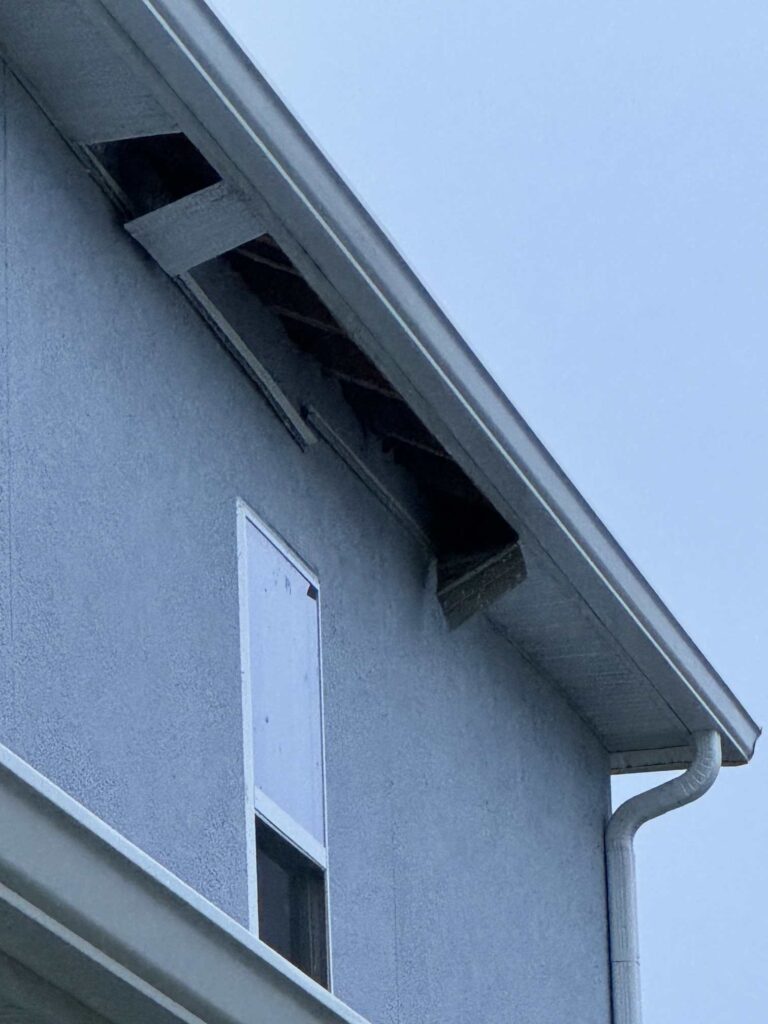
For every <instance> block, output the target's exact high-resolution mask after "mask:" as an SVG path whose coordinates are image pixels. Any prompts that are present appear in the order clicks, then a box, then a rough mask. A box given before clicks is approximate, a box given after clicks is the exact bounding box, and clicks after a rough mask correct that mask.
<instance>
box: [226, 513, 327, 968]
mask: <svg viewBox="0 0 768 1024" xmlns="http://www.w3.org/2000/svg"><path fill="white" fill-rule="evenodd" d="M238 517H239V558H240V607H241V612H240V615H241V622H240V629H241V640H242V660H243V677H244V687H243V709H244V715H243V717H244V724H245V731H246V735H245V751H246V757H245V760H246V791H247V794H248V796H247V800H248V806H247V809H246V810H247V815H248V821H249V828H248V834H249V837H250V839H249V842H250V850H249V873H250V882H251V904H252V914H253V921H252V924H253V927H254V930H255V931H257V932H258V935H259V937H260V938H261V939H262V941H263V942H265V943H267V944H268V945H269V946H271V947H272V948H273V949H275V950H276V951H277V952H278V953H280V954H281V955H282V956H284V957H285V958H286V959H287V960H290V961H291V963H293V964H295V965H296V966H297V967H299V968H300V969H301V970H303V971H304V972H305V973H307V974H309V975H310V976H311V977H312V978H314V979H315V980H316V981H318V982H320V983H321V984H323V985H326V986H328V985H329V964H328V959H329V958H328V913H327V884H326V870H327V865H328V860H327V852H326V836H325V785H324V763H323V724H322V721H323V712H322V680H321V665H320V594H319V589H318V581H317V578H316V577H315V575H314V573H313V572H312V571H311V570H310V569H309V568H308V567H307V566H306V565H305V564H304V563H303V562H302V561H301V560H300V559H299V558H298V557H297V556H296V555H294V554H293V553H292V552H291V551H290V550H289V549H288V548H287V547H286V545H285V544H284V543H283V541H282V540H281V539H280V538H279V537H278V536H277V535H276V534H274V533H273V532H272V531H271V530H269V528H268V527H266V526H265V525H264V524H263V523H262V522H261V521H260V520H259V519H258V517H257V516H256V515H255V514H254V513H253V512H252V511H251V510H250V509H248V508H247V506H245V505H244V504H243V503H240V505H239V509H238Z"/></svg>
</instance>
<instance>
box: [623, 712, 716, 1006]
mask: <svg viewBox="0 0 768 1024" xmlns="http://www.w3.org/2000/svg"><path fill="white" fill-rule="evenodd" d="M692 742H693V749H694V755H693V760H692V761H691V764H690V766H689V768H688V770H687V771H685V772H683V774H682V775H678V776H677V778H674V779H671V780H670V781H669V782H664V783H663V784H662V785H661V786H656V787H655V788H654V789H650V790H648V791H647V792H645V793H640V794H638V796H633V797H632V798H631V799H630V800H627V801H626V802H625V803H623V804H622V805H621V807H619V808H618V810H616V811H615V812H614V814H613V815H612V817H611V820H610V821H609V822H608V828H607V830H606V834H605V852H606V859H607V868H608V928H609V934H610V944H611V995H612V1000H613V1024H642V1019H643V1012H642V1004H641V999H640V943H639V936H638V925H637V892H636V888H637V883H636V877H635V851H634V846H633V842H634V838H635V833H636V832H637V830H638V829H639V828H640V826H641V825H644V824H645V822H646V821H650V820H651V818H657V817H658V816H659V815H660V814H666V812H667V811H673V810H675V809H676V808H677V807H682V806H683V805H684V804H689V803H691V802H692V801H693V800H698V798H699V797H700V796H703V795H704V794H705V793H706V792H707V790H708V789H709V788H710V786H711V785H712V783H713V782H714V781H715V779H716V778H717V773H718V772H719V770H720V764H721V760H722V751H721V744H720V734H719V733H718V732H717V731H716V730H714V729H706V730H703V731H701V732H696V733H694V734H693V737H692Z"/></svg>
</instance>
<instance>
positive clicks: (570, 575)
mask: <svg viewBox="0 0 768 1024" xmlns="http://www.w3.org/2000/svg"><path fill="white" fill-rule="evenodd" d="M81 3H83V4H84V5H85V6H86V7H87V8H88V9H89V10H90V11H91V12H92V13H93V14H95V15H96V16H99V17H100V18H101V19H102V20H106V21H107V22H109V23H111V26H112V29H113V31H114V30H118V32H119V33H120V34H122V37H123V40H124V43H127V42H128V41H130V45H129V48H131V47H132V48H133V49H134V50H135V53H134V60H138V63H139V64H141V65H142V66H143V67H144V69H145V70H148V71H150V73H151V74H152V75H153V78H154V87H155V88H156V89H157V90H160V92H162V93H163V96H162V99H163V101H164V103H166V104H168V105H169V110H170V112H171V113H172V114H173V115H174V116H175V117H176V119H177V120H178V121H179V124H180V125H181V127H182V128H183V129H184V130H185V131H186V132H187V134H188V135H190V137H191V138H192V139H193V141H194V142H195V143H196V144H198V145H199V146H200V148H201V149H202V150H203V152H204V153H205V155H206V156H207V157H208V159H210V160H211V162H212V163H214V165H216V166H217V167H218V169H219V170H220V171H221V172H222V173H225V174H226V175H227V177H228V178H229V177H231V178H232V180H233V183H234V184H236V185H237V186H238V187H240V188H241V189H242V190H243V191H246V192H250V193H251V195H252V196H253V197H254V203H255V204H256V205H258V204H262V206H263V207H264V215H265V217H266V218H267V223H268V224H269V223H270V222H271V223H272V225H273V226H272V227H271V228H270V230H271V231H272V232H273V233H274V234H275V236H276V238H277V240H278V241H279V242H280V243H281V244H285V245H286V247H287V250H288V255H289V256H291V258H293V259H294V260H295V261H296V262H297V263H298V264H299V265H300V269H301V270H302V272H303V273H304V274H305V275H306V276H307V278H308V280H309V283H310V284H311V285H312V286H313V287H315V288H316V289H317V290H318V291H319V292H320V294H321V297H322V298H323V299H324V301H326V302H327V303H328V304H329V306H330V307H331V308H332V311H333V312H334V315H336V316H337V317H338V318H339V319H340V320H341V321H342V322H343V323H344V324H345V327H347V329H348V330H350V333H351V334H352V335H353V336H354V337H355V340H356V341H357V342H358V343H359V344H360V345H361V347H363V348H364V350H365V351H366V352H367V353H368V354H369V355H370V356H371V358H373V359H374V361H375V362H376V363H377V364H378V365H379V367H380V368H381V369H382V370H383V372H384V373H385V374H386V375H387V376H389V377H390V378H391V379H392V381H393V383H394V384H395V386H396V387H398V389H400V390H402V392H403V394H404V397H405V398H406V399H407V400H408V401H409V402H410V403H411V404H412V405H413V407H414V409H415V411H416V412H417V413H418V414H419V415H420V416H421V417H422V418H423V419H424V420H425V422H426V424H427V426H428V427H429V428H430V430H432V431H433V433H434V434H435V435H436V437H437V438H438V440H440V442H441V443H442V444H443V445H444V446H445V447H446V448H447V450H448V451H449V452H450V453H451V454H452V455H453V456H454V457H455V458H456V459H457V461H458V462H459V463H460V464H461V465H462V467H463V468H464V469H465V470H466V471H467V472H468V473H469V475H470V476H471V477H472V479H473V480H474V481H475V483H476V484H477V485H478V486H479V487H480V488H481V489H482V490H483V491H484V493H485V494H486V495H487V496H488V498H489V500H491V501H492V502H493V503H494V504H495V505H496V506H497V508H498V509H499V511H500V512H501V513H502V514H503V515H505V516H506V517H507V518H508V519H510V521H511V522H512V523H513V525H514V526H515V527H516V528H517V529H518V530H519V532H520V533H521V535H522V536H523V539H524V541H525V539H526V536H525V535H526V534H528V535H529V536H528V540H529V542H530V539H531V538H535V539H536V542H537V544H538V546H540V547H541V549H542V550H543V551H545V552H547V554H548V555H549V556H550V557H551V558H552V560H553V562H554V563H555V565H556V566H557V567H558V569H559V570H560V571H561V572H562V573H563V574H564V575H565V576H566V578H567V579H568V580H569V581H570V582H571V584H572V585H573V586H574V587H575V588H576V590H577V591H578V592H579V593H580V594H581V596H582V598H583V599H584V600H585V601H586V602H587V604H588V605H589V606H590V608H591V609H592V610H593V611H594V612H595V614H596V615H597V617H598V618H599V619H600V621H602V622H603V623H604V624H605V625H606V626H607V627H608V628H609V629H610V630H611V632H612V633H613V635H614V636H616V637H617V638H618V639H619V641H620V642H621V643H622V645H623V646H624V647H625V649H627V651H628V653H629V654H630V656H631V657H633V659H634V660H635V661H636V663H637V664H638V666H639V667H640V668H641V670H642V671H644V672H645V674H646V675H647V677H648V678H649V680H651V681H652V683H653V685H654V686H655V687H656V688H657V689H658V690H659V692H660V693H661V694H662V696H663V697H664V699H665V700H666V701H667V702H668V703H669V704H670V706H671V707H672V708H673V709H674V710H675V711H676V712H677V713H678V714H679V715H680V717H681V718H682V719H683V720H684V721H685V722H686V724H687V725H688V727H689V728H690V729H695V728H705V727H712V726H713V725H714V726H715V727H717V728H718V729H720V730H721V732H722V734H723V738H724V740H725V742H726V747H727V748H728V747H730V748H731V749H730V754H729V757H730V759H731V760H735V761H741V760H748V759H749V757H750V756H751V753H752V750H753V748H754V744H755V742H756V740H757V737H758V735H759V730H758V728H757V726H756V725H755V723H754V722H753V720H752V719H751V718H750V716H749V715H748V713H747V712H746V710H745V709H744V708H743V707H742V705H741V704H740V703H739V701H738V700H737V699H736V698H735V696H734V695H733V694H732V693H731V692H730V690H729V689H728V688H727V687H726V685H725V683H724V682H723V681H722V679H721V678H720V677H719V676H718V674H717V673H716V672H715V670H714V669H713V668H712V666H711V665H710V664H709V663H708V662H707V661H706V659H705V658H704V657H703V655H702V654H701V652H699V651H698V649H697V648H696V647H695V645H694V644H693V642H692V641H691V640H690V638H689V637H688V636H687V635H686V633H685V632H684V630H683V629H682V627H681V626H680V625H679V623H677V621H676V620H675V619H674V617H673V616H672V615H671V613H670V612H669V611H668V610H667V609H666V608H665V607H664V605H663V604H662V602H661V601H660V599H659V598H658V596H657V595H656V594H655V592H654V591H653V590H652V588H651V587H650V586H649V585H648V584H647V582H646V581H645V580H644V579H643V578H642V576H641V575H640V573H639V572H638V571H637V569H636V568H635V567H634V566H633V565H632V563H631V562H630V560H629V559H628V558H627V556H626V555H625V554H624V552H623V551H622V550H621V549H620V547H619V546H618V544H617V543H616V542H615V541H614V540H613V538H612V537H611V536H610V534H609V533H608V531H607V530H606V529H605V527H604V526H603V525H602V523H601V522H600V521H599V519H598V518H597V517H596V516H595V514H594V512H593V511H592V510H591V509H590V507H589V506H588V504H587V503H586V502H585V501H584V499H583V498H582V497H581V496H580V495H579V494H578V492H577V491H576V489H575V488H574V487H573V485H572V484H571V483H570V481H569V480H568V479H567V477H566V476H565V474H564V473H563V472H562V471H561V470H560V469H559V467H558V466H557V465H556V463H555V462H554V460H553V459H552V458H551V456H549V454H548V453H547V452H546V450H545V449H544V447H543V446H542V445H541V443H540V442H539V441H538V439H537V438H536V437H535V435H534V434H533V433H532V431H531V430H530V429H529V428H528V427H527V426H526V424H525V423H524V421H523V420H522V418H521V417H520V416H519V414H518V413H517V412H516V410H515V409H514V407H513V406H512V404H511V403H510V401H509V400H508V398H507V397H506V396H505V395H504V394H503V392H502V391H501V389H500V388H499V387H498V385H497V384H496V383H495V381H494V380H493V379H492V377H491V376H490V374H489V373H488V372H487V371H486V370H485V369H484V367H483V366H482V364H481V363H480V361H479V360H478V359H477V357H476V356H475V355H474V354H473V353H472V352H471V350H470V349H469V348H468V346H467V345H466V343H465V342H464V341H463V340H462V339H461V337H460V336H459V334H458V333H457V332H456V330H455V329H454V328H453V326H452V325H451V324H450V322H449V321H448V319H447V318H446V317H445V315H444V314H443V313H442V311H441V310H440V309H439V307H438V306H437V305H436V303H435V302H434V301H433V300H432V299H431V298H430V296H429V294H428V293H427V292H426V290H425V289H424V287H423V286H422V285H421V284H420V282H419V281H418V280H417V279H416V277H415V276H414V275H413V273H412V272H411V271H410V270H409V268H408V266H407V265H406V263H405V262H404V260H403V259H402V257H401V256H400V255H399V253H398V252H397V251H396V249H395V247H394V246H393V245H392V243H391V242H390V241H389V240H388V238H387V237H386V235H385V234H384V233H383V232H382V231H381V229H380V228H379V227H378V226H377V225H376V224H375V222H374V221H373V219H372V218H371V217H370V215H369V214H368V213H367V212H366V211H365V209H364V208H363V207H362V205H361V204H360V203H359V202H358V200H357V199H356V198H355V197H354V195H353V194H352V193H351V191H350V190H349V189H348V187H347V186H346V185H345V184H344V182H343V181H342V179H341V178H340V176H339V175H338V174H337V173H336V172H335V171H334V170H333V168H332V167H331V166H330V165H329V163H328V161H327V160H326V159H325V158H324V157H323V155H322V153H321V152H320V151H319V150H318V148H317V147H316V146H315V145H314V143H312V141H311V139H310V138H309V136H308V135H307V134H306V132H305V131H304V130H303V129H302V128H301V126H300V125H299V124H298V123H297V122H296V120H295V119H294V118H293V117H292V115H290V114H289V112H288V111H287V110H286V109H285V107H284V106H283V104H282V103H281V102H280V101H279V99H278V98H277V97H276V95H275V93H274V91H273V90H272V88H271V87H270V86H269V85H268V84H267V83H266V81H265V80H264V78H263V77H262V76H261V75H260V74H259V72H258V71H257V70H256V68H255V67H254V66H253V64H252V63H251V61H250V60H249V58H248V57H247V56H246V55H245V54H244V53H243V51H242V50H241V49H240V48H239V47H238V46H237V44H236V43H235V42H234V40H233V39H232V38H231V36H230V35H229V34H228V32H226V31H225V30H224V28H223V27H222V25H221V23H220V22H219V21H218V19H217V18H216V16H215V15H214V14H213V13H212V12H211V11H210V9H209V8H208V7H207V5H206V4H205V3H204V2H203V0H81ZM181 97H183V100H182V99H181ZM295 237H300V238H301V246H300V247H297V245H296V243H295V242H294V244H293V247H292V251H291V241H290V240H291V238H295ZM340 300H341V301H340Z"/></svg>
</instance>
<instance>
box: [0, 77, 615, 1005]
mask: <svg viewBox="0 0 768 1024" xmlns="http://www.w3.org/2000/svg"><path fill="white" fill-rule="evenodd" d="M3 90H4V102H3V111H4V118H3V127H2V131H3V138H2V154H3V160H2V171H1V172H0V173H2V204H3V205H2V209H3V214H4V223H3V225H2V243H3V259H2V260H1V261H0V303H2V306H0V324H2V327H3V333H2V336H1V337H0V360H1V362H0V366H2V379H1V380H0V742H3V743H5V744H7V745H8V746H9V747H11V748H12V749H13V750H14V751H16V752H17V753H18V754H19V755H21V756H22V757H24V758H25V759H26V760H28V761H29V762H30V763H31V764H32V765H34V766H35V767H36V768H38V769H39V770H40V771H41V772H43V773H44V774H45V775H47V776H49V777H50V778H51V779H52V780H53V781H54V782H56V783H57V784H59V785H60V786H61V787H62V788H64V789H65V790H67V791H68V792H69V793H71V794H72V795H73V796H75V797H76V798H78V799H79V800H81V801H82V802H83V803H84V804H85V805H86V806H88V807H89V808H90V809H91V810H93V811H95V812H96V813H97V814H99V815H100V816H101V817H102V818H104V819H105V820H106V821H107V822H109V823H110V824H111V825H113V826H114V827H115V828H116V829H118V830H119V831H120V832H122V833H123V834H124V835H126V836H127V837H128V838H129V839H131V840H132V841H133V842H135V843H136V844H137V845H139V846H140V847H142V848H143V849H144V850H145V851H146V852H147V853H149V854H150V855H151V856H153V857H155V858H156V859H157V860H158V861H160V862H161V863H163V864H164V865H166V866H167V867H169V868H170V869H171V870H173V871H174V872H175V873H176V874H178V875H179V876H180V877H181V878H182V879H184V880H185V881H186V882H188V883H189V884H191V885H193V886H194V887H195V888H196V889H198V890H199V891H200V892H201V893H202V894H203V895H205V896H206V897H207V898H208V899H210V900H211V901H213V902H214V903H216V904H218V905H219V906H221V907H222V908H223V909H224V910H226V911H227V912H228V913H230V914H231V915H232V916H233V917H235V918H237V919H238V920H240V921H243V922H245V921H246V920H247V896H246V847H245V820H244V789H243V763H242V722H241V689H240V688H241V678H240V650H239V635H238V629H239V626H238V587H237V547H236V514H235V502H236V499H237V498H238V497H241V498H243V499H244V500H245V501H247V502H248V503H249V504H250V505H251V506H252V507H253V508H254V509H255V510H256V511H257V512H258V513H259V514H260V515H261V516H262V517H263V518H264V520H266V521H267V522H268V523H269V524H270V525H271V526H272V527H274V528H275V529H276V530H278V531H279V532H280V533H281V534H282V535H283V536H284V537H285V538H286V540H287V541H288V542H289V543H290V544H291V545H292V546H293V547H294V548H295V550H296V551H297V552H298V553H299V554H300V555H301V556H302V557H303V558H305V559H306V560H307V561H308V562H309V563H311V564H312V565H314V566H315V567H316V568H317V570H318V573H319V576H320V579H321V584H322V595H323V637H322V642H323V656H324V679H325V710H326V747H327V749H326V757H327V774H328V778H327V785H328V816H329V857H330V880H331V881H330V884H331V922H332V941H333V962H334V988H335V991H336V992H337V994H338V995H339V996H340V997H341V998H342V999H344V1000H346V1001H347V1002H348V1003H349V1004H350V1005H351V1006H353V1007H354V1008H355V1009H357V1010H358V1011H359V1012H360V1013H362V1014H364V1015H366V1016H367V1017H369V1018H370V1019H371V1021H373V1022H376V1024H385V1022H387V1024H388V1022H393V1024H394V1022H401V1021H402V1022H405V1021H418V1022H420V1024H428V1022H432V1021H435V1022H437V1021H440V1022H441V1024H451V1022H456V1024H458V1022H465V1021H467V1020H470V1019H471V1020H475V1021H489V1022H490V1021H499V1020H511V1021H514V1020H518V1021H525V1022H527V1024H550V1022H551V1024H555V1022H557V1024H560V1022H562V1021H565V1020H573V1021H579V1022H580V1024H607V1022H608V1019H609V1008H608V973H607V971H608V967H607V946H606V925H605V895H604V871H603V853H602V828H603V824H604V819H605V816H606V813H607V810H608V776H607V761H606V757H605V754H604V752H603V751H602V749H601V748H600V746H599V744H598V743H597V742H596V741H595V739H594V737H593V735H592V734H591V733H590V731H589V730H588V729H587V728H586V727H585V726H584V725H583V723H582V722H581V721H580V720H579V718H578V717H577V716H576V715H575V714H574V713H573V712H572V711H571V709H570V708H569V707H568V705H567V704H566V703H565V701H564V700H563V699H562V698H561V697H560V695H559V693H558V692H557V691H556V690H555V689H554V688H553V687H552V686H551V685H550V684H549V683H548V682H547V681H546V680H544V679H542V678H541V677H540V676H538V675H537V674H536V673H535V672H534V670H533V669H532V668H531V667H530V666H529V665H528V663H527V662H525V661H524V660H523V659H522V658H521V656H520V655H519V654H518V653H517V652H516V650H515V649H514V648H513V647H512V646H510V644H509V643H507V642H506V641H505V640H504V639H503V638H501V637H500V636H499V635H498V634H497V633H495V632H494V631H493V630H492V629H491V628H490V626H489V625H488V624H487V622H486V621H485V620H484V619H482V618H479V619H477V620H475V621H472V622H470V623H468V624H467V625H465V626H464V627H462V628H461V629H460V630H458V631H456V632H454V633H450V632H448V630H447V628H446V626H445V624H444V621H443V619H442V617H441V614H440V611H439V607H438V604H437V601H436V599H435V597H434V585H433V581H432V579H431V577H430V567H429V565H428V563H427V561H426V559H425V556H424V553H423V551H422V550H421V549H420V548H419V547H418V545H417V544H416V543H415V542H414V541H413V540H412V539H411V538H409V536H408V535H407V534H406V533H405V532H404V531H403V529H402V527H401V526H400V525H399V524H398V523H397V522H396V521H395V520H394V519H393V518H392V517H391V516H390V515H389V513H388V512H387V511H386V510H385V509H384V508H383V507H382V506H381V504H380V503H379V502H378V501H377V500H376V499H375V498H374V497H373V496H372V495H371V494H370V493H369V491H367V490H366V489H365V488H364V487H363V485H362V484H361V483H360V482H359V480H357V479H356V478H355V477H354V476H353V475H352V474H351V473H350V472H349V470H348V469H347V467H346V466H345V465H344V464H343V463H342V462H340V461H339V460H338V458H337V457H336V456H335V455H334V454H333V453H332V452H331V451H330V450H329V449H328V448H326V447H325V446H323V445H322V444H319V445H316V446H315V447H314V448H313V449H311V450H309V451H308V452H304V453H302V452H301V451H300V449H299V448H298V447H297V446H296V445H295V443H294V442H293V441H292V440H291V439H290V437H289V436H288V434H287V433H286V431H285V430H284V428H283V427H282V426H281V424H280V423H279V422H278V421H277V419H276V418H275V417H274V415H273V414H272V413H271V412H270V410H269V409H268V407H267V406H266V404H265V402H264V401H263V400H262V398H261V397H260V396H259V395H258V394H257V392H256V391H255V390H254V388H253V386H252V385H251V383H250V382H249V381H248V380H247V378H246V377H245V375H244V374H243V373H242V372H241V370H240V369H239V368H238V367H237V365H236V364H235V363H234V362H233V361H232V359H231V358H230V357H229V356H228V355H227V354H226V353H225V352H224V351H223V349H222V348H221V347H220V346H219V344H218V343H217V342H216V341H215V339H214V338H213V336H212V334H211V333H210V331H209V330H208V329H207V328H206V326H205V325H204V324H203V323H202V321H201V320H200V319H199V318H198V317H197V315H196V314H195V313H194V311H193V310H192V309H191V308H190V307H189V306H188V304H187V303H186V302H185V300H184V299H183V297H182V296H181V294H180V293H179V292H178V290H177V289H176V288H175V287H174V286H173V285H172V284H171V283H170V282H169V280H168V279H167V278H166V277H165V276H164V275H163V274H162V272H161V271H160V270H159V269H158V268H157V267H156V266H154V265H153V264H152V263H151V262H150V261H149V259H148V258H147V257H146V256H145V255H144V254H143V253H142V252H141V251H140V250H139V248H138V247H137V246H136V245H135V244H134V243H133V242H132V241H131V240H130V239H129V238H128V237H127V236H126V235H125V233H124V231H123V229H122V227H121V226H120V225H119V223H118V222H117V219H116V216H115V213H114V211H113V210H112V208H111V206H110V205H109V203H108V201H107V200H106V198H105V197H104V196H103V195H102V193H101V192H100V190H99V189H98V187H97V186H96V185H95V184H94V183H93V182H92V181H91V180H90V179H89V177H88V175H87V174H86V172H85V171H84V169H83V167H82V166H81V165H80V164H79V162H78V161H77V160H76V158H75V157H74V155H73V154H72V153H71V152H70V151H69V150H68V148H67V147H66V146H65V145H64V143H63V142H62V140H61V139H60V138H59V137H58V135H57V134H56V133H55V131H54V130H53V129H52V127H51V126H50V125H49V124H48V122H47V121H46V120H45V118H44V117H43V115H42V114H41V112H40V111H39V110H38V109H37V108H36V106H35V105H34V104H33V102H32V101H31V100H30V98H29V97H28V96H27V95H26V93H24V91H23V90H22V89H21V87H20V86H19V85H18V83H17V82H16V81H15V79H14V78H13V77H12V76H11V75H10V74H8V73H5V74H4V76H3ZM265 329H266V328H265Z"/></svg>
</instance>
